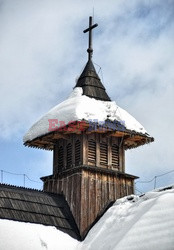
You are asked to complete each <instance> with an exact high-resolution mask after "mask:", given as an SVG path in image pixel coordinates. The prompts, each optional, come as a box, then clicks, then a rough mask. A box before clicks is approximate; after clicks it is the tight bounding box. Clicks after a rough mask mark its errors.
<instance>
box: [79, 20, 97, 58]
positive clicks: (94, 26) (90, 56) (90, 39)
mask: <svg viewBox="0 0 174 250" xmlns="http://www.w3.org/2000/svg"><path fill="white" fill-rule="evenodd" d="M97 26H98V24H97V23H96V24H92V16H90V17H89V28H87V29H86V30H84V31H83V32H84V33H86V32H88V31H89V48H88V49H87V52H88V60H91V58H92V53H93V48H92V29H94V28H96V27H97Z"/></svg>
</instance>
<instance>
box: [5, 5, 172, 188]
mask: <svg viewBox="0 0 174 250" xmlns="http://www.w3.org/2000/svg"><path fill="white" fill-rule="evenodd" d="M93 7H94V18H95V22H97V23H98V24H99V26H98V27H97V28H96V29H95V33H94V46H93V47H94V56H93V61H94V63H97V64H98V65H100V67H101V68H102V73H103V83H104V85H105V87H106V89H107V92H108V94H109V96H110V97H111V99H112V100H115V101H116V103H117V104H118V105H119V106H121V107H122V108H124V109H126V110H127V111H128V112H129V113H130V114H132V115H133V116H134V117H135V118H136V119H137V120H138V121H139V122H140V123H142V125H143V126H144V127H145V128H146V130H147V131H148V132H149V134H150V135H152V136H153V137H154V138H155V142H154V143H152V144H150V145H147V146H144V147H140V148H137V149H134V150H131V151H127V152H126V172H128V173H131V174H134V175H138V176H140V181H141V180H150V179H152V178H153V177H154V176H155V175H159V174H162V173H165V172H168V171H172V170H174V166H173V155H174V149H173V135H172V129H173V122H174V114H173V110H172V108H173V107H174V73H173V68H174V60H173V51H174V42H173V41H174V15H173V13H174V1H169V0H167V1H163V0H158V1H157V0H153V1H150V0H144V1H143V0H131V1H126V0H117V1H109V2H108V1H104V0H100V1H99V0H98V1H95V0H94V1H92V0H91V1H86V2H84V1H80V0H79V1H70V0H64V1H56V0H49V1H48V0H47V1H46V0H42V1H41V0H35V1H34V0H23V1H20V0H5V1H3V0H1V1H0V34H1V37H0V100H1V109H0V117H1V118H0V129H1V134H0V150H1V154H0V155H1V167H0V169H1V170H4V171H7V172H12V173H18V174H21V175H11V174H8V173H5V172H4V175H3V181H4V182H7V183H10V184H14V185H23V182H24V176H23V174H26V175H27V176H29V177H30V178H31V179H33V180H36V181H39V178H40V177H41V176H45V175H49V174H51V173H52V153H51V152H47V151H42V150H37V149H31V148H26V147H24V146H23V142H22V138H23V135H24V134H25V133H26V131H27V130H28V129H29V128H30V126H31V125H32V124H33V123H34V122H35V121H37V120H38V118H39V117H41V116H42V115H43V114H45V113H46V112H47V111H48V110H49V109H50V108H52V107H53V106H55V105H56V104H58V103H60V102H61V101H63V100H64V99H65V98H66V97H67V96H68V95H69V93H70V92H71V90H72V88H73V87H74V85H75V80H76V78H77V77H78V75H79V74H80V72H81V70H82V68H83V67H84V65H85V63H86V61H87V53H86V49H87V35H86V34H83V30H84V29H85V28H86V27H87V25H88V17H89V15H91V14H92V12H93ZM96 69H97V70H99V68H97V66H96ZM25 181H26V183H25V185H26V186H27V187H35V188H41V187H42V183H35V182H31V181H29V180H28V179H27V178H25ZM171 183H174V172H173V173H171V174H168V175H165V176H164V177H160V178H158V179H157V186H163V185H168V184H171ZM153 184H154V182H153V181H152V182H151V183H149V184H141V183H139V184H138V183H137V188H138V189H140V190H141V191H146V190H149V189H152V188H153Z"/></svg>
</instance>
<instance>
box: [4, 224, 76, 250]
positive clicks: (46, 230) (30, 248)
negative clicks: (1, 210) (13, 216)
mask: <svg viewBox="0 0 174 250" xmlns="http://www.w3.org/2000/svg"><path fill="white" fill-rule="evenodd" d="M0 228H1V229H0V239H1V241H0V249H2V250H11V249H16V250H35V249H37V250H43V249H51V250H57V249H60V250H75V249H77V244H78V241H77V240H75V239H73V238H71V237H70V236H69V235H68V234H66V233H63V232H61V231H59V230H57V229H56V228H55V227H51V226H44V225H40V224H32V223H25V222H18V221H12V220H4V219H0Z"/></svg>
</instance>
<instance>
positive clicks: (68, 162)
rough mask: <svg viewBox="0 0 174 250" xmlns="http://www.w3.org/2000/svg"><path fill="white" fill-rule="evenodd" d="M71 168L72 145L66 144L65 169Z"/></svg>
mask: <svg viewBox="0 0 174 250" xmlns="http://www.w3.org/2000/svg"><path fill="white" fill-rule="evenodd" d="M71 166H72V144H71V143H68V145H67V168H70V167H71Z"/></svg>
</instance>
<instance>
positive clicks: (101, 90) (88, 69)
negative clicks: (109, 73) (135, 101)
mask: <svg viewBox="0 0 174 250" xmlns="http://www.w3.org/2000/svg"><path fill="white" fill-rule="evenodd" d="M75 87H81V88H82V89H83V95H86V96H89V97H92V98H95V99H97V100H102V101H111V99H110V98H109V96H108V94H107V93H106V90H105V87H104V86H103V84H102V82H101V80H100V78H99V76H98V74H97V73H96V70H95V67H94V65H93V62H92V60H91V59H90V60H89V61H88V62H87V64H86V66H85V68H84V70H83V72H82V74H81V75H80V77H79V79H78V81H77V84H76V86H75Z"/></svg>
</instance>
